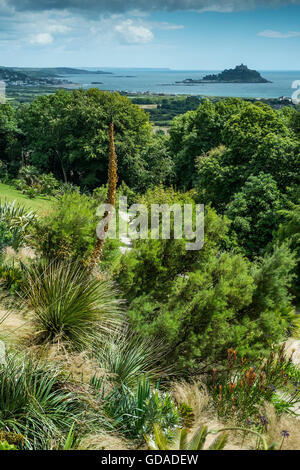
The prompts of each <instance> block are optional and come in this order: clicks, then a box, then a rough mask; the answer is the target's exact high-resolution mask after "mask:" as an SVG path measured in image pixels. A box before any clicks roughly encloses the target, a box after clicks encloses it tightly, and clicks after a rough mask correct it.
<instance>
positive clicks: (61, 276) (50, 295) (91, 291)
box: [23, 261, 121, 350]
mask: <svg viewBox="0 0 300 470" xmlns="http://www.w3.org/2000/svg"><path fill="white" fill-rule="evenodd" d="M23 294H24V297H25V299H26V301H27V303H28V304H29V307H30V308H31V309H32V311H33V315H34V323H35V325H36V328H37V339H38V340H39V341H40V342H57V341H65V342H67V343H69V344H70V345H72V347H74V348H75V349H77V350H83V349H85V348H88V347H90V346H91V344H92V342H93V340H94V338H95V337H96V336H97V337H99V334H100V335H101V334H108V333H111V332H112V331H113V330H114V329H116V327H117V326H118V323H119V320H120V316H121V302H120V301H119V300H116V298H115V295H116V291H115V289H114V287H113V285H112V283H111V282H110V281H107V280H99V279H97V278H95V277H92V276H91V275H90V274H89V271H88V269H87V268H85V267H83V266H82V264H81V263H79V262H67V261H52V262H47V261H42V262H39V263H37V264H36V265H35V266H33V267H32V268H30V270H28V272H27V275H26V279H25V281H24V288H23Z"/></svg>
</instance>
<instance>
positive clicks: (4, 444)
mask: <svg viewBox="0 0 300 470" xmlns="http://www.w3.org/2000/svg"><path fill="white" fill-rule="evenodd" d="M0 450H18V448H17V446H15V445H14V444H9V443H8V442H7V441H0Z"/></svg>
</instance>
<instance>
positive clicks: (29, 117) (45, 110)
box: [20, 89, 151, 188]
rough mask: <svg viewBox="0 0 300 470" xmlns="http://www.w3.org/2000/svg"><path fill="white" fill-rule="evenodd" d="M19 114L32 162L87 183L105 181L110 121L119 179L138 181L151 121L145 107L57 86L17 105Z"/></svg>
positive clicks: (113, 96)
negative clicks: (48, 93) (20, 105)
mask: <svg viewBox="0 0 300 470" xmlns="http://www.w3.org/2000/svg"><path fill="white" fill-rule="evenodd" d="M20 117H21V119H22V124H21V126H22V129H23V131H24V133H25V134H26V144H27V147H28V149H30V151H31V162H32V164H34V165H36V166H37V167H39V168H41V169H42V170H44V171H45V170H48V171H52V172H53V173H54V174H56V175H57V176H58V177H61V178H63V179H64V180H65V181H72V182H75V183H77V184H79V183H80V184H81V185H82V186H87V187H89V188H92V187H95V186H100V185H101V184H104V183H106V178H107V165H108V125H109V122H111V121H113V122H114V125H115V135H116V151H117V155H118V167H119V180H120V182H121V181H123V180H124V181H125V182H126V183H127V184H130V185H131V186H133V187H134V186H138V183H139V179H140V178H141V176H142V173H143V171H144V167H145V165H146V162H145V160H143V158H142V155H141V154H142V151H145V148H147V145H148V142H149V141H150V138H151V126H150V124H149V122H148V118H147V115H146V114H145V112H144V111H143V110H141V109H139V108H138V107H137V106H136V105H133V104H132V103H131V102H130V100H128V99H127V98H126V97H123V96H120V95H119V94H118V93H109V92H102V91H100V90H98V89H90V90H88V91H84V90H74V91H73V92H72V93H69V92H67V91H63V90H62V91H58V92H56V94H55V95H52V96H42V97H40V98H38V99H37V100H35V101H34V102H33V103H32V104H30V105H28V106H24V107H22V108H21V110H20Z"/></svg>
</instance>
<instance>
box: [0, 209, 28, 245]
mask: <svg viewBox="0 0 300 470" xmlns="http://www.w3.org/2000/svg"><path fill="white" fill-rule="evenodd" d="M34 219H35V213H34V212H33V211H29V210H28V209H26V208H25V207H24V206H22V205H20V204H18V203H17V202H16V201H13V202H8V201H1V200H0V250H1V249H3V248H4V247H5V246H12V247H13V248H14V249H18V248H19V247H20V246H22V244H23V243H24V242H25V240H26V236H27V228H28V225H29V224H30V223H31V222H32V221H33V220H34ZM1 233H2V235H1ZM1 238H2V239H3V240H2V242H1ZM1 245H2V246H1Z"/></svg>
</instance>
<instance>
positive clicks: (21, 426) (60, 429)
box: [0, 355, 85, 449]
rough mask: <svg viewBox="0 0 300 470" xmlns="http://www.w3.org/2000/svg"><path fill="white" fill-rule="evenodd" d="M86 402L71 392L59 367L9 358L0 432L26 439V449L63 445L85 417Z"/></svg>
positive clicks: (1, 382)
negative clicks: (69, 433)
mask: <svg viewBox="0 0 300 470" xmlns="http://www.w3.org/2000/svg"><path fill="white" fill-rule="evenodd" d="M82 398H83V397H81V396H78V395H77V396H76V395H75V394H74V393H73V392H70V391H68V390H67V387H66V386H65V379H64V377H63V375H62V373H61V371H60V370H59V368H58V367H57V366H55V364H52V365H51V364H45V363H44V362H37V361H35V360H33V359H31V358H26V357H18V356H16V355H9V356H8V358H7V361H6V363H5V364H1V365H0V429H4V430H5V431H6V432H11V433H17V434H21V435H22V436H24V442H23V446H24V448H27V449H47V448H49V447H51V445H53V443H55V442H59V441H60V440H61V439H62V438H63V435H64V434H66V433H67V432H68V431H69V429H70V428H71V426H72V423H73V422H74V421H75V420H77V421H78V420H81V419H83V417H84V416H85V415H84V401H83V399H82Z"/></svg>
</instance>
